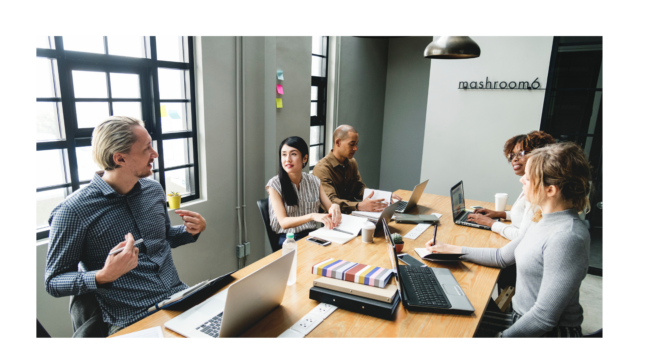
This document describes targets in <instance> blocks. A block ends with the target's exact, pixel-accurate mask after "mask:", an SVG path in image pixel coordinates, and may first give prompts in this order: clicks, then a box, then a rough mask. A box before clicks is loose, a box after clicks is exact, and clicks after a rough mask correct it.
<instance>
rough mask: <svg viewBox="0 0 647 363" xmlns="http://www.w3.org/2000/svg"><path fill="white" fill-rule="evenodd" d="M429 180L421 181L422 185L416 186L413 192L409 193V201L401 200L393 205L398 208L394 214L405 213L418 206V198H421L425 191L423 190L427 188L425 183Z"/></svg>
mask: <svg viewBox="0 0 647 363" xmlns="http://www.w3.org/2000/svg"><path fill="white" fill-rule="evenodd" d="M428 181H429V179H427V180H425V181H423V182H422V183H420V184H418V185H416V187H415V188H413V192H412V193H411V198H409V201H404V200H401V201H399V202H398V203H395V205H397V206H398V207H397V208H396V209H395V212H396V213H406V212H407V211H409V210H412V209H413V208H415V207H416V206H417V205H418V201H419V200H420V197H421V196H422V192H424V191H425V188H426V187H427V182H428Z"/></svg>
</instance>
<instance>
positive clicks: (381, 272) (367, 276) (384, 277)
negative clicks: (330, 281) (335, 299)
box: [312, 258, 393, 288]
mask: <svg viewBox="0 0 647 363" xmlns="http://www.w3.org/2000/svg"><path fill="white" fill-rule="evenodd" d="M312 274H313V275H319V276H324V277H331V278H334V279H338V280H344V281H350V282H354V283H357V284H361V285H367V286H375V287H380V288H384V287H385V286H386V283H387V282H388V281H389V279H390V278H391V275H392V274H393V270H391V269H388V268H384V267H377V266H369V265H364V264H361V263H356V262H350V261H344V260H339V259H335V258H329V259H327V260H325V261H322V262H320V263H318V264H316V265H314V266H312Z"/></svg>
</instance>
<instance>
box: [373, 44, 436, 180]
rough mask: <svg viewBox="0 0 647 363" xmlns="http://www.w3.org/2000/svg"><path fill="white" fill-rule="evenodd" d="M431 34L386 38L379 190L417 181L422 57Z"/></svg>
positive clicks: (425, 62)
mask: <svg viewBox="0 0 647 363" xmlns="http://www.w3.org/2000/svg"><path fill="white" fill-rule="evenodd" d="M432 40H433V37H405V38H392V39H390V40H389V56H388V68H387V74H386V95H385V103H384V127H383V135H382V160H381V167H380V189H381V190H390V191H394V190H397V189H407V190H411V189H413V187H414V186H415V185H416V184H418V183H419V182H420V165H421V163H422V145H423V141H424V135H425V121H426V115H427V92H428V90H429V68H430V60H429V59H426V58H424V57H423V56H422V53H423V50H424V49H425V47H426V46H427V45H428V44H429V43H431V41H432Z"/></svg>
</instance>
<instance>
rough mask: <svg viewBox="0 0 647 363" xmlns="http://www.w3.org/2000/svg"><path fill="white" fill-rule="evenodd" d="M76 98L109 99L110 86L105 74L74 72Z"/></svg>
mask: <svg viewBox="0 0 647 363" xmlns="http://www.w3.org/2000/svg"><path fill="white" fill-rule="evenodd" d="M72 79H73V82H74V97H76V98H108V85H107V84H106V74H105V73H104V72H86V71H72Z"/></svg>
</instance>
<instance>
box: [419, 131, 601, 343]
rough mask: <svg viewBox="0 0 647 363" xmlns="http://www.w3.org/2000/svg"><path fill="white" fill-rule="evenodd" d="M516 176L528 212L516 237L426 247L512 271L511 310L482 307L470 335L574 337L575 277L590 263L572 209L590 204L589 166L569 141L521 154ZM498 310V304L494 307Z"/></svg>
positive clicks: (578, 309) (578, 318) (583, 230)
mask: <svg viewBox="0 0 647 363" xmlns="http://www.w3.org/2000/svg"><path fill="white" fill-rule="evenodd" d="M526 158H527V160H526V162H525V165H526V166H525V174H524V176H523V177H522V178H521V180H520V182H521V184H523V191H524V194H525V196H526V199H528V201H529V202H530V204H531V207H530V208H531V210H532V211H533V213H529V214H531V215H530V216H529V217H528V218H525V219H524V220H523V224H522V226H521V230H522V232H521V233H520V234H519V237H517V238H515V239H514V240H513V241H511V242H510V243H508V244H507V245H505V246H504V247H501V248H470V247H461V246H454V245H449V244H444V243H440V242H436V241H434V240H433V239H432V240H430V241H428V242H427V250H428V251H429V252H432V253H464V254H465V255H464V256H462V257H461V259H463V260H466V261H470V262H474V263H477V264H480V265H484V266H490V267H499V268H505V267H507V266H510V267H512V268H516V271H517V287H516V290H515V295H514V297H513V298H512V310H513V311H512V312H511V313H502V312H501V311H500V310H499V311H496V312H495V311H490V310H486V311H485V313H484V314H483V318H482V319H481V323H480V325H479V329H478V330H477V333H476V336H481V337H486V336H499V337H579V336H582V329H581V324H582V320H583V318H584V316H583V313H584V311H583V309H582V306H581V305H580V302H579V297H580V295H579V291H580V285H581V283H582V280H583V279H584V277H586V273H587V271H588V266H589V249H590V242H591V237H590V235H589V231H588V229H587V227H586V225H585V223H584V222H583V221H582V220H581V219H580V217H579V215H578V213H579V212H582V211H584V210H588V208H589V198H588V194H589V192H590V190H591V184H590V183H589V181H590V180H591V166H590V165H589V162H588V161H587V159H586V156H585V155H584V152H583V151H582V148H581V147H580V146H579V145H577V144H575V143H572V142H564V143H559V144H552V145H548V146H545V147H543V148H539V149H535V150H533V152H532V153H530V155H526ZM496 310H498V309H496Z"/></svg>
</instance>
